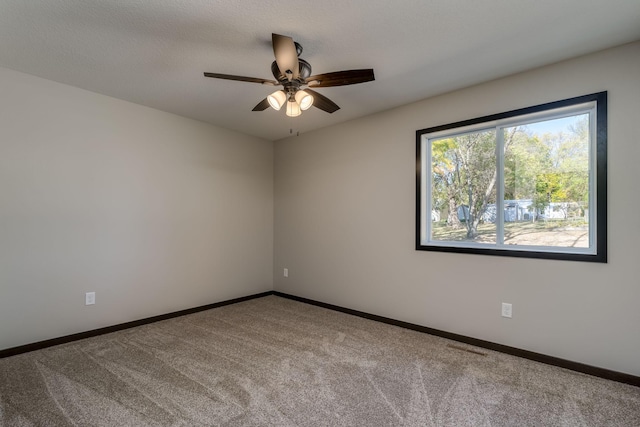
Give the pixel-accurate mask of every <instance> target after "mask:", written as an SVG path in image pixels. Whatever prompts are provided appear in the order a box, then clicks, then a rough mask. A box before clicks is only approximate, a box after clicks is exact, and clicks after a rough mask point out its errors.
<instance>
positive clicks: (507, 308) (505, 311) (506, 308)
mask: <svg viewBox="0 0 640 427" xmlns="http://www.w3.org/2000/svg"><path fill="white" fill-rule="evenodd" d="M512 313H513V307H512V305H511V304H509V303H508V302H503V303H502V317H508V318H511V315H512Z"/></svg>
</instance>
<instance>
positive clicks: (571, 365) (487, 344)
mask: <svg viewBox="0 0 640 427" xmlns="http://www.w3.org/2000/svg"><path fill="white" fill-rule="evenodd" d="M269 295H276V296H279V297H282V298H287V299H290V300H294V301H298V302H302V303H305V304H311V305H315V306H317V307H323V308H327V309H330V310H334V311H339V312H342V313H346V314H351V315H354V316H358V317H362V318H365V319H369V320H375V321H377V322H382V323H386V324H388V325H394V326H399V327H401V328H405V329H411V330H414V331H418V332H423V333H426V334H430V335H435V336H438V337H442V338H447V339H450V340H453V341H458V342H461V343H465V344H469V345H474V346H476V347H481V348H486V349H488V350H494V351H499V352H501V353H505V354H510V355H512V356H518V357H522V358H524V359H529V360H533V361H536V362H541V363H546V364H548V365H553V366H558V367H561V368H565V369H570V370H572V371H576V372H581V373H583V374H588V375H593V376H595V377H599V378H604V379H607V380H612V381H617V382H620V383H625V384H629V385H633V386H636V387H640V377H638V376H635V375H630V374H625V373H623V372H617V371H612V370H609V369H604V368H598V367H596V366H591V365H586V364H583V363H579V362H573V361H571V360H566V359H561V358H558V357H553V356H548V355H546V354H541V353H535V352H532V351H528V350H522V349H519V348H515V347H510V346H506V345H502V344H496V343H493V342H491V341H485V340H481V339H477V338H472V337H467V336H464V335H459V334H454V333H451V332H446V331H441V330H439V329H433V328H428V327H426V326H421V325H416V324H414V323H409V322H403V321H400V320H395V319H391V318H388V317H383V316H378V315H376V314H370V313H365V312H364V311H358V310H353V309H350V308H345V307H340V306H338V305H333V304H328V303H325V302H320V301H315V300H312V299H308V298H303V297H299V296H295V295H290V294H286V293H284V292H279V291H267V292H261V293H259V294H254V295H249V296H245V297H240V298H234V299H230V300H226V301H221V302H216V303H213V304H207V305H202V306H199V307H194V308H188V309H186V310H180V311H174V312H172V313H166V314H161V315H158V316H153V317H147V318H145V319H139V320H134V321H132V322H126V323H120V324H118V325H113V326H107V327H104V328H99V329H93V330H91V331H86V332H79V333H77V334H71V335H66V336H63V337H59V338H53V339H49V340H45V341H39V342H35V343H31V344H25V345H21V346H18V347H12V348H8V349H4V350H0V359H2V358H5V357H9V356H15V355H18V354H22V353H28V352H30V351H35V350H40V349H43V348H47V347H53V346H55V345H59V344H65V343H69V342H72V341H78V340H81V339H85V338H91V337H95V336H98V335H104V334H108V333H111V332H116V331H121V330H123V329H129V328H134V327H136V326H142V325H146V324H149V323H153V322H159V321H161V320H167V319H171V318H174V317H180V316H185V315H187V314H192V313H197V312H199V311H204V310H210V309H212V308H217V307H222V306H225V305H230V304H236V303H239V302H243V301H249V300H252V299H255V298H262V297H266V296H269Z"/></svg>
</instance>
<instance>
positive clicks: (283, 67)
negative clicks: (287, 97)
mask: <svg viewBox="0 0 640 427" xmlns="http://www.w3.org/2000/svg"><path fill="white" fill-rule="evenodd" d="M271 42H272V43H273V54H274V55H275V57H276V63H277V64H278V68H279V69H280V72H281V73H282V74H284V75H285V76H287V78H288V79H289V81H291V79H297V78H298V77H299V76H300V67H299V65H298V51H297V49H296V45H295V43H294V42H293V39H292V38H291V37H287V36H281V35H280V34H273V33H272V34H271Z"/></svg>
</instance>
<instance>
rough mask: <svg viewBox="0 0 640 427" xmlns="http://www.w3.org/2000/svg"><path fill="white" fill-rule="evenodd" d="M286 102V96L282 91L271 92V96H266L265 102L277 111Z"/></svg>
mask: <svg viewBox="0 0 640 427" xmlns="http://www.w3.org/2000/svg"><path fill="white" fill-rule="evenodd" d="M286 100H287V94H286V93H284V91H283V90H277V91H275V92H273V93H272V94H271V95H269V96H267V101H269V105H271V108H273V109H274V110H276V111H278V110H280V108H282V106H283V105H284V103H285V101H286Z"/></svg>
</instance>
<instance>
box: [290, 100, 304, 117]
mask: <svg viewBox="0 0 640 427" xmlns="http://www.w3.org/2000/svg"><path fill="white" fill-rule="evenodd" d="M300 114H302V110H300V105H298V103H297V102H296V101H288V102H287V116H289V117H298V116H299V115H300Z"/></svg>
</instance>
